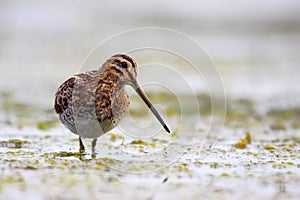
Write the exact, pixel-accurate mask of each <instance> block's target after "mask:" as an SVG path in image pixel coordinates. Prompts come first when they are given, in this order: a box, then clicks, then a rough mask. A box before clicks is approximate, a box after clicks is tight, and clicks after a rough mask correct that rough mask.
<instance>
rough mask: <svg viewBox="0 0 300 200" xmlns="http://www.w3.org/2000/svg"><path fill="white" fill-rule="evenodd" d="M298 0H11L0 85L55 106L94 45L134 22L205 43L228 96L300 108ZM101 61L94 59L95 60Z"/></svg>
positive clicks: (6, 5) (2, 15) (2, 32)
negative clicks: (56, 97)
mask: <svg viewBox="0 0 300 200" xmlns="http://www.w3.org/2000/svg"><path fill="white" fill-rule="evenodd" d="M299 13H300V2H299V1H297V0H286V1H281V0H273V1H263V2H262V1H260V0H254V1H251V2H247V3H245V2H241V1H237V0H230V1H226V2H220V1H216V0H212V1H205V2H203V1H192V0H188V1H179V0H174V1H172V2H170V1H161V0H153V1H148V2H145V1H137V0H135V1H116V0H112V1H93V2H89V3H83V2H82V1H78V0H72V1H63V2H62V1H57V0H56V1H43V2H42V1H32V0H28V1H14V0H9V1H8V0H3V1H1V3H0V27H1V28H0V44H1V45H0V75H1V78H0V91H1V92H9V93H12V94H13V95H14V97H15V98H17V99H18V100H19V101H21V102H27V103H38V104H41V105H45V106H49V107H51V106H52V101H53V95H54V93H55V91H56V89H57V87H58V86H59V84H60V83H62V81H63V80H65V79H66V78H67V77H69V76H71V75H73V74H75V73H77V72H78V71H79V68H80V65H81V64H82V62H83V60H84V59H85V58H86V56H87V55H88V53H89V52H90V50H91V49H93V48H94V47H95V46H96V45H97V44H99V43H100V42H102V41H104V40H105V39H107V38H108V37H110V36H112V35H113V34H117V33H119V32H121V31H125V30H129V29H132V28H138V27H148V26H155V27H156V26H158V27H163V28H170V29H174V30H177V31H180V32H182V33H185V34H187V35H188V36H190V37H192V38H193V39H195V40H196V41H197V42H199V43H200V44H202V45H203V46H204V47H205V48H206V50H207V52H208V53H209V55H210V56H211V57H212V59H213V60H214V62H215V64H216V65H217V67H218V69H219V71H220V72H221V75H222V77H223V80H224V86H225V89H226V92H227V97H228V98H229V99H235V98H237V99H251V100H253V101H256V102H258V105H261V107H265V106H267V107H270V106H271V107H298V106H300V95H299V93H300V87H299V85H300V80H299V77H300V68H299V63H300V53H299V52H300V14H299ZM102 62H103V61H101V60H99V65H100V64H102Z"/></svg>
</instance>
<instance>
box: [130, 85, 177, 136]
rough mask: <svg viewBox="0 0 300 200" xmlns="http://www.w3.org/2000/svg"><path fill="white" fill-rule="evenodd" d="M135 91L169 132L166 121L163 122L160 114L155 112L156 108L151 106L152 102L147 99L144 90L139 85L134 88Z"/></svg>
mask: <svg viewBox="0 0 300 200" xmlns="http://www.w3.org/2000/svg"><path fill="white" fill-rule="evenodd" d="M135 91H136V92H137V93H138V95H139V96H140V97H141V98H142V99H143V101H144V102H145V103H146V105H147V106H148V108H149V109H150V110H151V111H152V113H153V114H154V115H155V117H156V118H157V119H158V121H159V122H160V124H161V125H162V126H163V127H164V129H165V130H166V131H167V132H168V133H170V132H171V131H170V129H169V128H168V126H167V125H166V123H165V122H164V120H163V119H162V118H161V116H160V115H159V113H158V112H157V110H156V109H155V107H154V106H153V104H152V103H151V101H150V100H149V98H148V97H147V96H146V94H145V93H144V91H143V90H142V89H141V88H140V87H139V86H137V87H136V88H135Z"/></svg>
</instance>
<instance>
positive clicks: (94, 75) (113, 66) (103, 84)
mask: <svg viewBox="0 0 300 200" xmlns="http://www.w3.org/2000/svg"><path fill="white" fill-rule="evenodd" d="M136 67H137V64H136V62H135V61H134V59H133V58H131V57H129V56H128V55H124V54H117V55H114V56H112V57H111V58H109V59H108V60H107V61H106V62H105V63H104V64H103V65H102V66H101V67H100V68H99V69H98V70H93V71H88V72H85V73H81V74H77V75H74V76H73V77H71V78H69V79H68V80H66V81H65V82H64V83H63V84H62V85H61V86H60V87H59V88H58V90H57V92H56V94H55V102H54V108H55V111H56V113H57V114H58V115H59V119H60V121H61V122H62V123H63V124H64V126H65V127H66V128H68V129H69V130H70V131H71V132H73V133H75V134H77V135H79V146H80V149H79V151H80V152H81V153H83V152H84V151H85V147H84V144H83V142H82V138H93V140H92V157H93V158H94V157H95V156H96V154H95V146H96V143H97V138H98V137H99V136H101V135H103V134H105V133H107V132H108V131H110V130H111V129H113V128H114V127H116V126H117V125H118V123H119V122H120V120H121V119H122V118H123V117H124V116H125V115H126V114H127V113H128V110H129V98H128V95H127V93H126V90H125V87H124V86H125V85H130V86H132V87H133V88H134V90H135V91H136V92H137V93H138V95H139V96H140V97H141V98H142V99H143V101H144V102H145V103H146V104H147V106H148V107H149V108H150V110H151V111H152V112H153V114H154V115H155V116H156V117H157V119H158V120H159V122H160V123H161V125H162V126H163V127H164V129H165V130H166V131H167V132H170V130H169V128H168V127H167V125H166V124H165V122H164V121H163V119H162V118H161V117H160V115H159V113H158V112H157V110H156V109H155V107H154V106H153V105H152V103H151V102H150V100H149V99H148V97H147V96H146V95H145V93H144V92H143V90H142V89H141V88H140V86H139V85H138V83H137V80H136V76H137V73H136Z"/></svg>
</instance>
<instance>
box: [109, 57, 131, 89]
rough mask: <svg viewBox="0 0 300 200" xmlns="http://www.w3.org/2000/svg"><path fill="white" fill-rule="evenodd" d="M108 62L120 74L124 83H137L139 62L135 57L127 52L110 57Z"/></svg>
mask: <svg viewBox="0 0 300 200" xmlns="http://www.w3.org/2000/svg"><path fill="white" fill-rule="evenodd" d="M107 62H108V63H107V64H108V65H110V67H112V68H114V70H115V71H116V72H117V73H118V74H119V77H120V80H121V82H122V83H123V84H126V85H131V86H133V85H134V84H135V83H134V82H136V75H137V74H136V67H137V64H136V62H135V60H134V59H133V58H131V57H130V56H128V55H125V54H116V55H114V56H112V57H111V58H110V59H108V60H107Z"/></svg>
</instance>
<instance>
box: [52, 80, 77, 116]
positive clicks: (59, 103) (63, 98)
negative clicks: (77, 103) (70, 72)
mask: <svg viewBox="0 0 300 200" xmlns="http://www.w3.org/2000/svg"><path fill="white" fill-rule="evenodd" d="M74 83H75V77H72V78H70V79H68V80H66V81H65V82H64V83H63V84H62V85H61V86H60V87H59V88H58V90H57V92H56V93H55V100H54V109H55V111H56V113H57V114H62V113H63V112H65V111H66V110H67V109H68V108H69V106H70V105H69V104H70V103H71V102H72V93H73V88H74Z"/></svg>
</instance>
